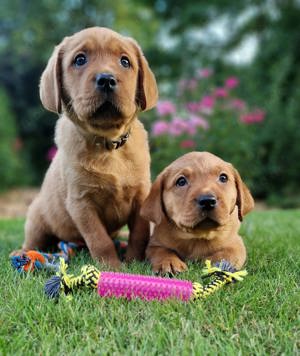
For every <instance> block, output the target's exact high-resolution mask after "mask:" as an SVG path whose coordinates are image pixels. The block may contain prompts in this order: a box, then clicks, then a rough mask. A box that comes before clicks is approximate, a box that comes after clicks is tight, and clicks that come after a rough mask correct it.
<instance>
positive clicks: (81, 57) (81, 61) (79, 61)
mask: <svg viewBox="0 0 300 356" xmlns="http://www.w3.org/2000/svg"><path fill="white" fill-rule="evenodd" d="M86 63H87V58H86V55H85V54H83V53H81V54H78V55H77V56H76V57H75V59H74V65H75V66H76V67H81V66H83V65H85V64H86Z"/></svg>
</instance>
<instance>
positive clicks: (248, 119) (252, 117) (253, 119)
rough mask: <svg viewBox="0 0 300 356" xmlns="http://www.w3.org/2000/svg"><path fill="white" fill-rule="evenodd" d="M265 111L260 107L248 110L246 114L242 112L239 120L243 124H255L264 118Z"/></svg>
mask: <svg viewBox="0 0 300 356" xmlns="http://www.w3.org/2000/svg"><path fill="white" fill-rule="evenodd" d="M265 116H266V113H265V112H264V111H263V110H261V109H256V110H255V111H253V112H249V113H248V114H244V115H241V116H240V120H241V122H243V123H244V124H255V123H257V122H261V121H263V120H264V119H265Z"/></svg>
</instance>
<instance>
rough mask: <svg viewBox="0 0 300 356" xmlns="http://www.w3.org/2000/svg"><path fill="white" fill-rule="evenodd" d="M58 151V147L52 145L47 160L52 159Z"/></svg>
mask: <svg viewBox="0 0 300 356" xmlns="http://www.w3.org/2000/svg"><path fill="white" fill-rule="evenodd" d="M56 153H57V148H56V147H55V146H52V147H51V148H50V149H49V150H48V152H47V160H48V161H52V160H53V159H54V157H55V155H56Z"/></svg>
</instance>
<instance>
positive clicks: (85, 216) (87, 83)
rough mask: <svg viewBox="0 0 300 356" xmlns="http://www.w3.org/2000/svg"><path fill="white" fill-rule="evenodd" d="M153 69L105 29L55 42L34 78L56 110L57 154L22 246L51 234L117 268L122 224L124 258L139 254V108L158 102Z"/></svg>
mask: <svg viewBox="0 0 300 356" xmlns="http://www.w3.org/2000/svg"><path fill="white" fill-rule="evenodd" d="M157 96H158V93H157V86H156V81H155V78H154V75H153V73H152V72H151V70H150V68H149V66H148V63H147V61H146V59H145V57H144V55H143V53H142V52H141V49H140V48H139V46H138V45H137V43H136V42H135V41H134V40H132V39H131V38H128V37H123V36H121V35H119V34H117V33H115V32H114V31H111V30H109V29H106V28H100V27H94V28H89V29H85V30H83V31H80V32H78V33H76V34H74V35H73V36H71V37H66V38H65V39H64V40H63V41H62V42H61V43H60V44H59V45H58V46H56V48H55V50H54V52H53V54H52V56H51V58H50V59H49V62H48V64H47V67H46V69H45V71H44V72H43V74H42V77H41V82H40V97H41V101H42V104H43V105H44V107H45V108H46V109H48V110H50V111H53V112H55V113H58V114H61V116H60V119H59V120H58V122H57V125H56V135H55V138H56V144H57V146H58V152H57V154H56V156H55V158H54V160H53V161H52V163H51V166H50V167H49V169H48V172H47V173H46V176H45V179H44V182H43V185H42V188H41V191H40V193H39V195H38V197H37V198H36V199H35V200H34V201H33V203H32V205H31V206H30V208H29V211H28V216H27V221H26V225H25V242H24V244H23V251H26V250H30V249H36V248H37V249H44V248H45V247H46V245H47V244H49V242H50V243H51V242H53V241H54V239H53V237H54V236H55V237H57V238H59V239H62V240H65V241H74V242H78V241H82V240H83V241H84V242H85V243H86V245H87V247H88V249H89V251H90V253H91V256H92V257H93V258H94V259H96V260H99V261H101V262H105V263H107V264H109V265H111V266H112V267H119V265H120V261H119V259H118V256H117V253H116V250H115V247H114V244H113V241H112V239H111V238H113V237H114V236H115V235H116V233H117V232H118V230H119V229H120V228H121V227H122V226H123V225H125V224H128V226H129V230H130V235H129V246H128V251H127V260H131V259H134V258H135V259H142V258H143V256H144V253H145V248H146V245H147V242H148V238H149V223H148V222H147V221H145V220H144V219H142V218H141V217H140V207H141V204H142V202H143V201H144V199H145V198H146V196H147V195H148V193H149V190H150V187H151V180H150V155H149V148H148V141H147V134H146V132H145V130H144V127H143V125H142V124H141V122H140V121H138V119H137V113H138V112H139V111H145V110H148V109H151V108H152V107H153V106H154V105H155V104H156V101H157Z"/></svg>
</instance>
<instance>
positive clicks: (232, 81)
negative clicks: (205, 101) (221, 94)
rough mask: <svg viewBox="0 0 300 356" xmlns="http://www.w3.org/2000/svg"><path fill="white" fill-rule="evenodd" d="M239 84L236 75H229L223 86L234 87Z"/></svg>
mask: <svg viewBox="0 0 300 356" xmlns="http://www.w3.org/2000/svg"><path fill="white" fill-rule="evenodd" d="M239 84H240V81H239V80H238V78H237V77H229V78H227V79H226V80H225V87H226V88H227V89H233V88H236V87H237V86H238V85H239Z"/></svg>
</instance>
